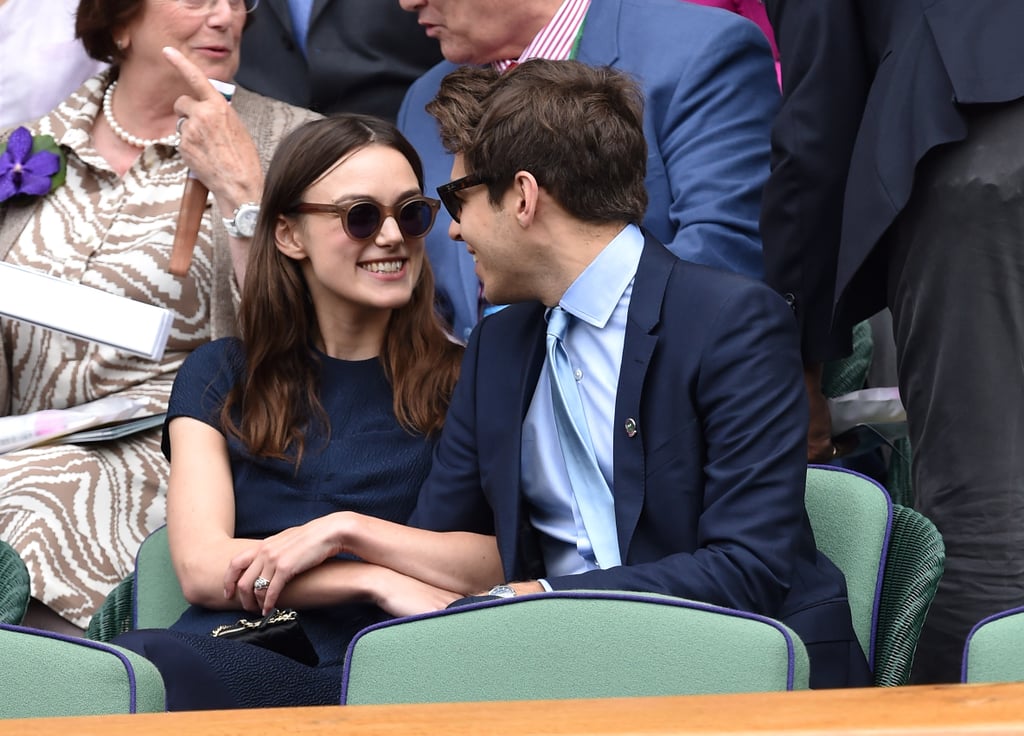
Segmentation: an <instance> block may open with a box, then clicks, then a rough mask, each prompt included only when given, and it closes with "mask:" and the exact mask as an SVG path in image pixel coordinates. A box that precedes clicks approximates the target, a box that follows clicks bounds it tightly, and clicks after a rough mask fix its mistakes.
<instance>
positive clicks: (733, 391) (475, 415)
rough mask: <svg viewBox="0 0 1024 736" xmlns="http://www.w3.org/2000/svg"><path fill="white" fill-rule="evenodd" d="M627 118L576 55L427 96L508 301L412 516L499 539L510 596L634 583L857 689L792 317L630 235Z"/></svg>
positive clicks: (753, 286) (460, 214) (636, 182)
mask: <svg viewBox="0 0 1024 736" xmlns="http://www.w3.org/2000/svg"><path fill="white" fill-rule="evenodd" d="M481 100H483V102H481ZM642 108H643V95H642V92H641V90H640V89H639V88H638V87H637V86H636V85H635V83H634V82H633V81H632V80H630V78H629V77H627V76H626V75H624V74H622V73H620V72H617V71H615V70H612V69H610V68H594V67H590V66H587V65H584V64H581V63H578V62H573V61H558V62H554V61H544V60H534V61H527V62H524V63H523V64H521V65H519V66H517V67H516V68H515V69H513V70H512V71H509V72H507V73H506V74H504V75H503V76H498V74H497V72H495V71H493V70H490V69H488V68H481V67H464V68H462V69H460V70H458V71H457V72H454V73H453V74H451V75H450V76H448V77H447V78H446V79H445V80H444V82H443V83H442V86H441V91H440V93H439V96H438V98H437V100H435V102H433V103H432V104H431V106H430V110H431V113H432V114H433V115H435V116H436V117H437V118H438V121H439V122H440V125H441V134H442V137H443V138H444V140H445V141H446V144H447V145H449V146H451V147H452V149H453V151H454V152H455V153H456V155H455V163H454V166H453V169H452V176H453V178H454V179H453V181H452V182H451V183H450V184H449V185H448V186H446V187H442V188H441V189H440V190H439V191H440V193H441V195H442V199H443V201H444V203H445V205H446V207H447V209H448V211H449V212H450V214H451V215H452V216H453V218H454V220H455V221H454V222H453V224H452V225H451V230H450V232H451V235H452V237H453V238H454V239H455V240H459V241H464V243H465V249H466V251H467V252H468V253H469V254H470V255H471V257H472V259H473V261H474V262H475V266H476V274H477V275H478V276H479V278H480V280H481V282H482V283H483V291H484V296H485V297H486V298H487V299H488V300H490V301H492V302H495V303H504V304H510V305H511V306H508V307H507V308H506V309H504V310H502V311H500V312H497V313H496V314H493V315H491V316H489V317H486V318H485V319H484V320H483V321H481V322H480V324H479V325H478V326H477V328H476V329H475V330H474V332H473V334H472V337H471V339H470V341H469V345H468V348H467V352H466V357H465V360H464V362H463V367H462V374H461V377H460V379H459V382H458V384H457V386H456V389H455V394H454V397H453V399H452V403H451V406H450V410H449V413H448V417H447V419H446V423H445V427H444V431H443V434H442V437H441V439H440V442H439V445H438V449H437V451H436V453H435V458H434V464H433V468H432V471H431V474H430V476H429V477H428V479H427V481H426V483H425V485H424V487H423V489H422V493H421V496H420V500H419V503H418V506H417V509H416V512H415V513H414V515H413V518H412V520H411V522H410V523H411V524H412V525H414V526H419V527H421V528H424V529H429V530H433V531H438V532H472V533H475V534H478V535H494V536H495V537H496V540H497V549H498V552H499V553H500V558H501V564H502V568H503V572H504V577H505V579H506V580H507V581H511V582H510V583H509V584H507V585H504V586H498V588H497V589H495V590H493V591H492V593H494V594H501V595H515V594H522V593H529V592H540V591H542V590H545V589H550V590H558V589H572V588H577V589H612V590H633V591H647V592H655V593H663V594H668V595H673V596H681V597H685V598H691V599H696V600H700V601H706V602H710V603H714V604H719V605H723V606H729V607H733V608H737V609H742V610H745V611H751V612H754V613H758V614H763V615H766V616H771V617H775V618H778V619H781V620H782V621H784V622H785V623H787V624H788V625H789V626H791V627H792V628H793V629H794V630H795V631H796V632H797V633H798V634H799V635H800V637H801V639H802V641H803V642H804V643H805V644H806V645H807V649H808V652H809V654H810V658H811V683H812V686H816V687H829V686H832V687H836V686H843V685H864V684H868V673H867V666H866V663H865V661H864V656H863V653H862V652H861V650H860V648H859V646H858V644H857V641H856V638H855V636H854V633H853V631H852V626H851V622H850V611H849V607H848V603H847V600H846V590H845V584H844V580H843V576H842V574H841V573H840V572H839V570H838V569H837V568H836V567H835V566H834V565H833V564H832V563H831V561H829V560H828V558H827V557H825V556H824V555H823V554H821V553H820V552H819V551H818V550H817V549H816V547H815V542H814V537H813V534H812V532H811V528H810V525H809V522H808V519H807V515H806V512H805V509H804V483H805V471H806V459H805V455H804V441H805V436H806V422H807V406H806V398H805V394H804V390H803V384H802V381H801V364H800V354H799V345H798V340H797V336H796V329H795V325H794V323H793V318H792V314H791V312H790V310H789V309H788V307H787V305H786V303H785V302H784V301H783V300H782V299H781V298H780V297H779V296H778V295H777V294H776V293H774V292H773V291H771V290H770V289H769V288H768V287H766V286H764V285H763V284H761V283H760V282H757V281H754V280H752V279H748V278H746V277H742V276H738V275H735V274H731V273H727V272H725V271H722V270H719V269H713V268H708V267H705V266H701V265H697V264H693V263H689V262H687V261H683V260H681V259H679V258H677V257H676V256H675V255H673V254H672V253H671V252H670V251H669V250H668V249H666V248H665V246H663V245H662V244H661V243H660V242H659V241H658V240H657V239H656V238H655V237H654V236H653V235H651V234H650V233H648V232H646V231H644V230H642V229H641V228H640V227H639V226H638V223H640V221H641V220H642V219H643V215H644V208H645V206H646V203H647V192H646V189H645V186H644V162H645V160H646V143H645V140H644V135H643V132H644V131H643V112H642ZM556 308H561V309H564V310H565V311H566V312H568V314H569V318H568V319H569V324H570V326H569V328H568V331H567V332H566V334H565V337H564V345H565V349H566V351H567V353H568V356H569V360H570V361H571V363H572V368H573V369H575V373H574V376H575V380H576V382H577V386H578V388H579V394H580V395H581V400H582V403H583V408H584V410H585V414H586V425H587V431H588V432H589V434H590V436H591V438H592V440H593V454H594V456H595V457H596V460H597V465H598V466H599V469H600V474H601V476H602V477H603V481H604V483H605V484H606V485H607V490H610V491H611V496H612V500H613V504H612V506H611V507H609V508H607V509H605V510H604V511H599V512H598V514H597V517H594V516H587V515H586V514H585V513H584V512H583V511H581V509H583V508H584V506H585V505H587V504H586V498H584V497H583V496H582V495H581V494H590V493H592V492H594V490H595V488H594V487H581V485H580V484H576V483H574V482H573V481H570V480H569V473H571V470H570V469H569V465H568V464H567V461H566V460H565V457H564V455H563V451H560V448H561V447H563V445H562V444H561V443H562V440H561V439H560V435H559V432H558V430H557V429H556V420H555V418H554V417H555V414H554V413H553V412H554V411H555V410H554V406H553V402H554V399H553V398H552V392H551V378H550V377H549V374H548V367H547V363H548V359H547V357H546V353H545V339H546V338H545V327H546V325H545V323H546V320H548V318H549V314H553V310H554V309H556ZM588 498H589V497H588ZM595 518H596V519H597V521H598V522H600V523H596V524H595V523H592V520H593V519H595ZM598 550H610V553H609V556H607V557H604V559H602V555H603V554H604V552H601V553H598ZM452 554H454V553H452ZM482 557H483V555H481V558H482ZM456 562H457V561H453V563H452V564H456ZM458 564H462V565H470V564H472V562H471V560H470V559H468V558H464V559H463V560H462V561H461V562H459V563H458Z"/></svg>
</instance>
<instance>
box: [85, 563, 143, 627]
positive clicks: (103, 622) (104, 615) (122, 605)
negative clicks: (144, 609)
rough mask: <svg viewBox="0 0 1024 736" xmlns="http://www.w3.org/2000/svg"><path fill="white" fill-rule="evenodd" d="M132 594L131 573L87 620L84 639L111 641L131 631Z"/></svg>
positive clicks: (133, 585)
mask: <svg viewBox="0 0 1024 736" xmlns="http://www.w3.org/2000/svg"><path fill="white" fill-rule="evenodd" d="M134 593H135V574H134V573H133V574H131V575H129V576H128V577H126V578H125V579H124V580H122V581H121V582H120V583H118V585H117V587H116V588H114V589H113V590H112V591H110V593H109V594H107V597H106V598H105V599H104V600H103V605H101V606H100V607H99V609H98V610H97V611H96V613H94V614H93V615H92V618H91V619H89V627H88V628H87V629H86V630H85V635H86V637H87V638H89V639H92V640H93V641H111V640H112V639H113V638H114V637H115V636H117V635H118V634H123V633H124V632H126V631H131V630H132V626H133V624H132V611H133V606H134V605H135V602H134V599H135V595H134Z"/></svg>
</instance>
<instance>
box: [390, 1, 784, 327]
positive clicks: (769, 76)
mask: <svg viewBox="0 0 1024 736" xmlns="http://www.w3.org/2000/svg"><path fill="white" fill-rule="evenodd" d="M577 59H578V60H579V61H582V62H585V63H587V64H592V65H595V66H606V65H607V66H613V67H616V68H618V69H622V70H623V71H626V72H629V73H630V74H632V75H633V76H634V77H636V79H637V81H638V82H639V83H640V85H641V86H642V88H643V91H644V97H645V100H646V102H645V107H644V135H645V137H646V139H647V146H648V155H647V177H646V179H645V184H646V187H647V193H648V196H649V198H650V201H649V205H648V208H647V215H646V217H645V218H644V222H643V224H644V227H646V228H647V229H648V230H649V231H650V232H651V233H653V234H654V236H655V237H657V238H658V239H659V240H660V241H661V242H663V243H665V244H667V245H668V247H669V248H670V249H671V250H672V251H673V252H674V253H675V254H676V255H678V256H679V257H680V258H686V259H688V260H692V261H694V262H697V263H704V264H706V265H709V266H716V267H718V268H723V269H725V270H728V271H733V272H735V273H742V274H745V275H747V276H752V277H755V278H760V277H761V274H762V270H763V264H762V255H761V238H760V235H759V233H758V224H757V220H758V216H759V214H760V208H761V191H762V187H763V185H764V181H765V179H766V178H767V176H768V165H769V153H770V142H769V134H770V130H771V123H772V119H773V118H774V117H775V112H776V110H777V108H778V104H779V88H778V82H777V79H776V75H775V66H774V62H773V59H772V53H771V48H770V47H769V45H768V42H767V40H766V39H765V37H764V33H762V32H761V30H760V29H759V28H758V27H757V26H756V25H755V24H754V23H752V22H750V21H748V20H747V19H746V18H741V17H740V16H738V15H736V14H735V13H730V12H728V11H725V10H720V9H718V8H706V7H703V6H699V5H693V4H691V3H685V2H679V0H593V2H592V4H591V6H590V10H589V11H588V12H587V18H586V23H585V25H584V27H583V37H582V39H581V41H580V46H579V53H578V55H577ZM453 69H455V66H454V65H453V64H450V63H448V62H442V63H441V64H439V65H438V66H436V67H434V68H433V69H431V70H430V71H429V72H427V74H425V75H424V76H423V77H422V78H421V79H419V80H417V81H416V83H415V84H413V85H412V87H410V88H409V92H408V93H407V94H406V97H405V100H404V102H403V103H402V108H401V110H400V111H399V113H398V126H399V128H401V130H402V132H403V133H404V134H405V135H406V136H407V137H408V138H409V140H410V141H411V142H412V144H413V145H414V146H415V147H416V150H417V151H419V154H420V156H421V157H422V158H423V167H424V174H425V177H426V186H425V191H426V192H427V193H433V191H434V189H435V187H437V186H438V185H440V184H444V183H445V182H447V181H448V180H449V179H450V178H451V168H452V157H451V156H450V155H449V154H447V153H446V152H445V150H444V148H443V147H442V146H441V141H440V137H439V135H438V132H437V123H436V121H435V120H434V119H433V118H432V117H430V116H429V115H427V113H426V112H425V111H424V109H423V108H424V106H425V105H426V104H427V103H428V102H430V101H431V100H432V99H433V98H434V95H435V94H436V93H437V88H438V86H439V85H440V83H441V79H442V78H443V77H444V76H445V75H446V74H448V73H449V72H451V71H452V70H453ZM449 222H450V220H449V218H448V214H447V213H446V212H444V211H443V210H442V211H441V212H440V213H439V214H438V217H437V224H435V225H434V229H433V231H431V233H430V235H429V236H428V237H427V254H428V256H429V258H430V262H431V265H432V266H433V267H434V275H435V277H436V279H437V291H438V297H439V301H440V302H441V304H442V309H441V311H442V312H445V313H446V316H449V317H452V318H453V326H454V328H455V334H456V336H457V337H459V338H460V339H465V338H467V337H468V336H469V332H470V330H471V329H472V327H473V325H475V324H476V321H477V298H478V289H479V282H478V281H477V278H476V274H475V273H474V272H473V259H472V258H471V257H470V256H469V254H467V253H466V250H465V248H463V247H462V246H461V245H459V244H456V243H453V242H452V241H451V240H450V239H449V238H448V224H449Z"/></svg>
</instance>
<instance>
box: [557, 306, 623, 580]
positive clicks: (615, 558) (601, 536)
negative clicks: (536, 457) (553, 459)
mask: <svg viewBox="0 0 1024 736" xmlns="http://www.w3.org/2000/svg"><path fill="white" fill-rule="evenodd" d="M570 319H571V316H570V315H569V313H568V312H566V311H565V310H564V309H562V308H561V307H554V308H552V309H551V311H550V312H549V314H548V329H547V335H548V336H547V346H548V370H549V378H550V379H551V404H552V406H553V408H554V413H555V428H556V430H557V432H558V441H559V444H561V446H562V456H563V457H564V459H565V468H566V470H567V471H568V473H569V483H570V485H571V486H572V492H573V496H574V497H575V498H576V504H577V506H578V507H579V510H580V516H581V517H582V519H583V526H584V528H585V529H586V530H587V536H588V537H590V548H591V549H592V552H591V554H592V555H593V560H592V561H593V562H596V563H597V566H598V567H600V568H602V569H608V568H609V567H615V566H616V565H620V564H622V562H621V559H620V557H619V542H618V535H617V534H616V531H615V502H614V500H613V499H612V492H611V489H610V488H609V487H608V483H607V482H606V481H605V479H604V475H602V474H601V468H600V467H598V464H597V456H596V455H595V453H594V443H593V442H592V441H591V439H590V430H589V429H588V427H587V418H586V415H585V414H584V412H583V401H582V400H581V399H580V392H579V387H578V386H577V385H576V377H575V376H574V375H573V369H572V364H571V363H570V362H569V354H568V353H566V351H565V346H564V345H563V344H562V341H563V340H564V339H565V333H566V330H567V329H568V327H569V320H570ZM587 552H588V550H587V548H586V546H585V545H583V546H581V547H580V554H582V555H583V556H584V557H586V558H589V557H590V555H588V554H587Z"/></svg>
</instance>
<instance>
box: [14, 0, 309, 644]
mask: <svg viewBox="0 0 1024 736" xmlns="http://www.w3.org/2000/svg"><path fill="white" fill-rule="evenodd" d="M257 1H258V0H81V2H80V4H79V7H78V15H77V20H76V32H77V35H78V36H79V37H80V38H81V39H82V41H83V42H84V44H85V47H86V49H87V51H88V52H89V54H90V55H91V56H93V57H94V58H96V59H99V60H104V61H109V62H111V63H112V66H111V69H110V70H109V71H106V72H103V73H101V74H100V75H98V76H96V77H93V78H91V79H89V80H87V81H86V82H85V83H84V84H83V85H82V87H81V88H80V89H78V91H76V92H74V93H73V94H72V95H71V96H69V97H68V98H67V99H66V100H64V101H63V102H62V103H60V104H59V105H58V106H57V107H56V108H55V109H54V110H52V111H51V112H50V113H49V114H48V115H46V116H44V117H43V118H41V119H39V120H37V121H35V122H33V123H30V124H28V125H27V126H25V127H26V128H27V132H28V134H30V135H32V136H42V135H49V136H52V138H53V139H54V141H55V142H56V144H57V145H58V146H59V147H60V148H61V149H62V150H63V152H64V154H65V155H66V180H65V181H64V183H63V184H61V185H60V186H58V187H56V188H55V189H53V190H52V191H50V192H48V193H45V194H43V195H41V196H34V195H35V192H34V191H23V192H16V193H14V194H13V195H11V187H9V186H8V187H6V188H5V187H0V198H2V197H4V194H2V193H4V192H6V194H7V195H11V196H6V198H5V199H4V201H2V202H0V259H2V260H3V261H5V262H6V263H10V264H16V265H18V266H23V267H27V268H32V269H36V270H39V271H42V272H44V273H47V274H50V275H53V276H58V277H60V278H63V279H67V280H69V281H74V282H77V283H82V284H86V285H89V286H93V287H97V288H100V289H103V290H105V291H108V292H111V293H114V294H117V295H120V296H126V297H131V298H133V299H136V300H139V301H142V302H146V303H149V304H154V305H156V306H159V307H165V308H168V309H170V310H172V312H173V313H174V323H173V326H172V328H171V334H170V338H169V340H168V344H167V349H166V351H165V353H164V355H163V357H162V358H161V359H160V360H156V361H153V360H148V359H145V358H139V357H135V356H133V355H130V354H127V353H124V352H120V351H118V350H116V349H113V348H110V347H106V346H103V345H99V344H94V343H88V342H84V341H82V340H79V339H76V338H72V337H67V336H65V335H62V334H59V333H54V332H49V331H46V330H43V329H40V328H38V327H35V326H33V325H30V324H28V323H22V322H17V321H14V320H10V319H6V318H0V341H2V351H0V416H5V415H15V414H25V413H29V412H33V411H37V410H41V409H51V408H56V409H60V408H66V407H71V406H76V405H79V404H82V403H84V402H87V401H91V400H94V399H97V398H101V397H105V396H114V395H116V396H124V397H128V398H132V399H135V400H138V401H141V402H144V403H145V404H146V406H147V408H148V409H149V410H151V411H152V412H153V413H159V412H162V411H165V410H166V408H167V400H168V397H169V394H170V389H171V384H172V382H173V380H174V376H175V373H176V371H177V369H178V367H179V366H180V365H181V363H182V361H183V360H184V359H185V357H186V356H187V355H188V354H189V353H190V352H191V351H192V350H193V349H195V348H196V347H198V346H199V345H201V344H203V343H206V342H208V341H209V340H211V339H213V338H216V337H220V336H223V335H230V334H234V332H235V315H234V304H235V302H236V297H237V293H238V287H239V285H240V284H241V282H242V280H243V278H244V263H245V259H246V256H247V251H248V247H249V240H248V237H247V235H248V236H251V234H252V233H251V232H247V231H245V228H241V230H242V231H240V229H239V228H237V227H235V222H234V217H235V215H236V214H238V212H239V209H240V208H241V209H242V210H245V209H246V208H247V207H248V206H250V205H251V203H256V202H258V201H259V199H260V195H261V192H262V186H263V169H264V168H265V166H266V163H267V162H268V161H269V159H270V156H271V154H272V153H273V150H274V148H275V146H276V143H277V141H278V140H279V139H280V138H281V137H282V136H283V135H284V134H285V133H286V132H288V131H289V130H291V129H292V128H294V127H296V126H298V125H299V124H300V123H302V122H305V121H306V120H308V119H311V118H313V117H315V116H314V115H313V114H312V113H310V112H308V111H306V110H302V109H299V108H295V107H291V106H289V105H285V104H283V103H279V102H276V101H273V100H270V99H268V98H265V97H261V96H259V95H256V94H254V93H251V92H247V91H246V90H244V89H241V88H239V89H238V90H237V91H236V94H235V96H234V98H233V100H232V102H231V103H230V104H229V103H228V102H227V100H226V99H225V98H224V97H223V96H221V95H220V94H219V93H218V92H216V90H215V89H214V87H213V86H212V85H211V84H210V83H209V82H208V81H207V79H219V80H223V81H230V80H231V79H232V78H233V77H234V74H235V71H236V69H237V68H238V62H239V58H238V55H239V44H240V38H241V34H242V28H243V26H244V25H245V22H246V16H247V12H248V11H249V10H251V8H252V6H253V5H254V4H255V2H257ZM11 134H12V131H10V130H8V131H5V132H4V133H0V148H2V147H3V146H4V144H5V143H6V142H7V141H8V140H9V138H10V136H11ZM16 137H20V138H21V139H22V141H24V140H25V138H26V135H25V132H24V131H23V132H21V133H19V134H18V135H17V136H16ZM189 170H191V172H192V175H193V176H195V177H197V178H198V179H199V180H200V181H201V182H202V183H203V184H205V185H206V187H207V188H208V189H209V191H210V195H209V199H208V202H207V206H206V210H205V212H204V215H203V220H202V224H201V226H200V231H199V237H198V241H197V243H196V246H195V251H194V257H193V261H192V263H191V267H190V268H189V270H188V273H187V274H186V275H185V276H183V277H178V276H174V275H172V274H171V273H170V272H169V260H170V254H171V246H172V243H173V239H174V231H175V225H176V220H177V215H178V209H179V203H180V200H181V195H182V190H183V187H184V184H185V180H186V176H187V174H188V172H189ZM7 175H8V177H9V178H10V176H11V172H7ZM12 181H13V180H12ZM7 183H8V184H11V183H12V182H11V181H9V182H7ZM166 481H167V464H166V461H165V460H164V458H163V456H162V455H161V452H160V431H159V430H158V429H153V430H149V431H146V432H141V433H138V434H135V435H132V436H130V437H129V438H127V439H122V440H117V441H111V442H107V443H100V444H94V445H82V446H78V445H72V444H56V445H49V446H45V447H35V448H29V449H24V450H18V451H14V452H9V453H7V454H4V455H0V539H3V540H4V541H6V542H8V543H9V544H10V545H11V546H13V547H14V548H15V549H16V550H17V551H18V552H19V554H20V555H21V556H22V558H23V559H24V560H25V562H26V564H27V566H28V569H29V571H30V574H31V578H32V596H33V602H32V605H31V606H30V612H29V616H28V617H27V618H26V623H28V624H30V625H35V626H43V627H45V628H51V629H56V630H64V631H80V630H81V629H82V627H84V626H86V625H87V624H88V621H89V619H90V617H91V615H92V614H93V612H94V611H95V610H96V609H97V608H98V607H99V606H100V604H101V603H102V601H103V598H104V596H106V595H107V593H109V591H110V590H111V589H112V588H113V587H114V586H115V585H116V584H117V583H118V582H119V581H120V580H121V579H123V577H124V576H125V575H126V574H127V573H128V572H129V570H130V569H131V567H132V563H133V559H134V555H135V552H136V550H137V548H138V545H139V543H140V542H141V540H142V539H143V538H144V537H145V536H146V534H148V533H149V531H150V530H152V529H153V528H154V527H156V526H158V525H160V524H162V523H163V521H164V493H165V489H166Z"/></svg>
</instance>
